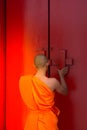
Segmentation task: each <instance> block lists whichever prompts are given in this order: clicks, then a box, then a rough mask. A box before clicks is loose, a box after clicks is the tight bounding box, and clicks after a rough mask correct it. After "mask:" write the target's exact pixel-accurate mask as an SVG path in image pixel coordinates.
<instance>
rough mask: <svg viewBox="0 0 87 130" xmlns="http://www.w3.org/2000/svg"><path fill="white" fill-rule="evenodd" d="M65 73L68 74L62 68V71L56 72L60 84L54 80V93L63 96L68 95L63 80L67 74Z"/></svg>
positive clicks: (66, 70) (65, 68)
mask: <svg viewBox="0 0 87 130" xmlns="http://www.w3.org/2000/svg"><path fill="white" fill-rule="evenodd" d="M67 72H68V68H67V67H64V68H63V69H61V70H58V73H59V77H60V82H59V81H58V80H56V91H57V92H59V93H61V94H63V95H67V94H68V88H67V84H66V81H65V79H64V76H65V75H66V74H67Z"/></svg>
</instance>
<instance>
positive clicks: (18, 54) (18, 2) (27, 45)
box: [6, 0, 48, 130]
mask: <svg viewBox="0 0 87 130" xmlns="http://www.w3.org/2000/svg"><path fill="white" fill-rule="evenodd" d="M47 18H48V17H47V1H46V0H44V1H38V3H37V2H36V0H32V1H28V0H25V1H23V0H13V1H11V0H8V1H7V48H6V61H7V62H6V129H7V130H23V127H24V123H25V121H26V115H27V111H28V109H27V107H26V106H25V104H24V103H23V101H22V99H21V96H20V92H19V78H20V76H21V75H27V74H31V73H34V72H35V67H34V64H33V58H34V56H35V55H36V54H37V53H39V52H43V53H44V50H46V51H47V39H48V36H47V34H48V31H47Z"/></svg>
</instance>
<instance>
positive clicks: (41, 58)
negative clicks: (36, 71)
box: [34, 54, 48, 68]
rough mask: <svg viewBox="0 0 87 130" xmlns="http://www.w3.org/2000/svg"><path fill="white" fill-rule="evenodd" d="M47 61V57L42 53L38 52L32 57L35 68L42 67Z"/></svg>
mask: <svg viewBox="0 0 87 130" xmlns="http://www.w3.org/2000/svg"><path fill="white" fill-rule="evenodd" d="M47 62H48V59H47V57H46V56H45V55H43V54H38V55H36V56H35V58H34V64H35V66H36V67H37V68H42V67H44V66H45V65H46V63H47Z"/></svg>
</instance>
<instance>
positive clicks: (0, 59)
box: [0, 0, 5, 130]
mask: <svg viewBox="0 0 87 130" xmlns="http://www.w3.org/2000/svg"><path fill="white" fill-rule="evenodd" d="M4 49H5V45H4V4H3V0H1V1H0V130H3V129H4V100H5V98H4V97H5V93H4V91H5V71H4V67H5V53H4Z"/></svg>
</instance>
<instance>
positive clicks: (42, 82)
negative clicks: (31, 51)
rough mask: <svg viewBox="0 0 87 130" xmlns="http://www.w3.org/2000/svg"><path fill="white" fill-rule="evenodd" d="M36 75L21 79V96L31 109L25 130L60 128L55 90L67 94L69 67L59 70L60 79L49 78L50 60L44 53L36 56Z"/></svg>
mask: <svg viewBox="0 0 87 130" xmlns="http://www.w3.org/2000/svg"><path fill="white" fill-rule="evenodd" d="M34 64H35V66H36V69H37V71H36V73H35V74H34V75H27V76H22V77H21V78H20V81H19V88H20V93H21V97H22V99H23V101H24V103H25V104H26V105H27V107H28V109H29V113H28V115H27V119H26V123H25V127H24V130H59V129H58V125H57V124H58V115H59V113H60V110H59V109H58V108H57V107H56V106H55V102H54V97H55V91H57V92H58V93H60V94H63V95H67V93H68V89H67V84H66V82H65V79H64V76H65V75H66V74H67V72H68V68H67V67H64V68H63V69H61V70H59V69H58V73H59V76H60V81H58V80H57V79H56V78H48V77H47V76H46V72H47V69H48V66H49V60H48V59H47V57H46V56H45V55H43V54H38V55H36V56H35V59H34Z"/></svg>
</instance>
